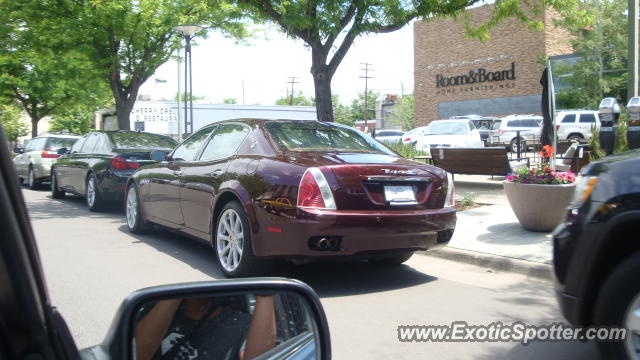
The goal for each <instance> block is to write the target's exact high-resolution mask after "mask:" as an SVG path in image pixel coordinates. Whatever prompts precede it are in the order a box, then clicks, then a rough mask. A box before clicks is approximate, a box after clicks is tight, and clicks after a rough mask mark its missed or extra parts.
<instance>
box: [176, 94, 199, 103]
mask: <svg viewBox="0 0 640 360" xmlns="http://www.w3.org/2000/svg"><path fill="white" fill-rule="evenodd" d="M178 95H180V99H179V100H180V101H184V98H185V97H186V98H187V101H189V96H191V94H190V93H188V92H185V93H182V94H178V93H176V94H175V95H174V97H173V101H176V102H177V101H178ZM206 99H207V97H206V96H204V95H193V101H196V100H206Z"/></svg>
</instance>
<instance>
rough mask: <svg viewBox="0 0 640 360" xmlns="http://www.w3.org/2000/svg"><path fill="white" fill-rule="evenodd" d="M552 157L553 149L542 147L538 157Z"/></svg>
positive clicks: (546, 146)
mask: <svg viewBox="0 0 640 360" xmlns="http://www.w3.org/2000/svg"><path fill="white" fill-rule="evenodd" d="M552 156H553V147H551V146H550V145H545V146H543V147H542V151H540V157H543V158H550V157H552Z"/></svg>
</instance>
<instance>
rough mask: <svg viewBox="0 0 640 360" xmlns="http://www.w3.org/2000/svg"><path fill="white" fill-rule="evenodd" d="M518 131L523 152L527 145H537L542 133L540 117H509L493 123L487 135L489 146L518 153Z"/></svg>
mask: <svg viewBox="0 0 640 360" xmlns="http://www.w3.org/2000/svg"><path fill="white" fill-rule="evenodd" d="M518 131H520V146H522V149H523V150H526V149H527V148H528V144H531V143H538V142H539V141H540V133H541V132H542V116H538V115H510V116H506V117H504V118H502V119H500V120H496V121H495V122H494V123H493V127H492V128H491V132H490V135H489V146H505V147H507V148H508V149H509V150H510V151H513V152H517V151H518V133H517V132H518Z"/></svg>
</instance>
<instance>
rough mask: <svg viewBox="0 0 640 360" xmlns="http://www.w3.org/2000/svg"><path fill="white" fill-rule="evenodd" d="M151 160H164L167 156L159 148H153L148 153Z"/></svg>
mask: <svg viewBox="0 0 640 360" xmlns="http://www.w3.org/2000/svg"><path fill="white" fill-rule="evenodd" d="M150 157H151V160H155V161H164V160H166V158H167V153H165V152H164V151H161V150H153V151H152V152H151V154H150Z"/></svg>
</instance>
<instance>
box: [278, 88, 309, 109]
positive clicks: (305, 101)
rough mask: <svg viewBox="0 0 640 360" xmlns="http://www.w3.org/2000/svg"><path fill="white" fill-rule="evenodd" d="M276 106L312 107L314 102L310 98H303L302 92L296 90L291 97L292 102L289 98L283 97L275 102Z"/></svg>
mask: <svg viewBox="0 0 640 360" xmlns="http://www.w3.org/2000/svg"><path fill="white" fill-rule="evenodd" d="M276 105H294V106H313V105H315V100H314V99H313V98H312V97H306V96H304V94H303V93H302V91H300V90H298V91H297V92H296V95H294V96H293V101H292V99H291V97H290V96H285V97H281V98H280V99H278V100H276Z"/></svg>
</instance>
